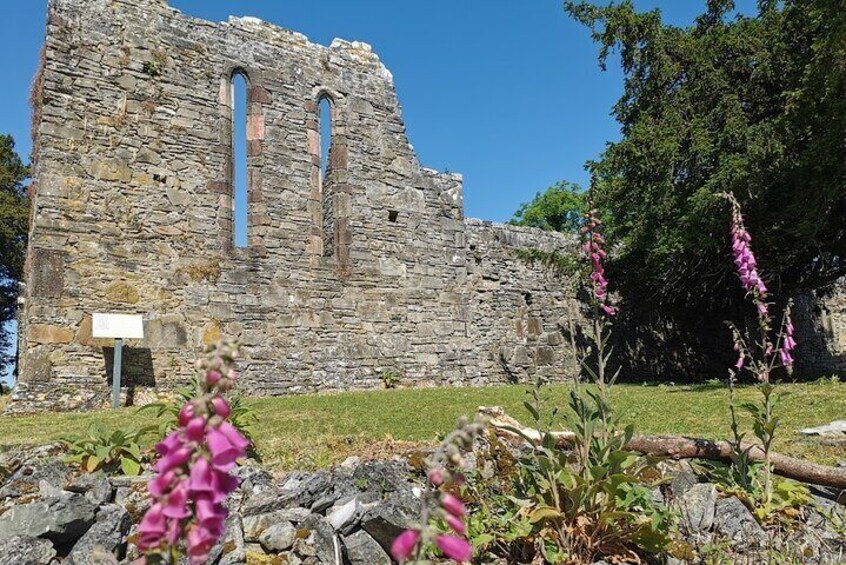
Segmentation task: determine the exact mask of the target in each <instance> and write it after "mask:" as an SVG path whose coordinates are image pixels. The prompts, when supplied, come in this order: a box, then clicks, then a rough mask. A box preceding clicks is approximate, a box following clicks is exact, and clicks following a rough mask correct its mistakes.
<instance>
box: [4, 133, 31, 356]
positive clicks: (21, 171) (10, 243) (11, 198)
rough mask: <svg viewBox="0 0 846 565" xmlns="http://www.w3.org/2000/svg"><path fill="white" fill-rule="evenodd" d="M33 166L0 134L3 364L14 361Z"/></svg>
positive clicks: (10, 138) (8, 137) (9, 137)
mask: <svg viewBox="0 0 846 565" xmlns="http://www.w3.org/2000/svg"><path fill="white" fill-rule="evenodd" d="M28 176H29V169H28V167H27V166H26V165H24V164H23V162H22V161H21V158H20V157H19V156H18V154H17V153H16V152H15V142H14V140H13V139H12V136H10V135H0V364H5V363H8V362H9V361H10V359H9V358H8V357H9V356H8V355H6V354H5V352H6V351H7V350H8V347H9V345H10V339H11V336H10V334H9V329H8V327H7V323H6V322H8V321H10V320H12V319H14V317H15V310H16V308H17V298H18V283H19V282H20V280H21V277H22V276H23V263H24V252H25V250H26V239H27V227H28V223H29V198H27V194H26V187H25V186H24V182H25V181H26V179H27V178H28Z"/></svg>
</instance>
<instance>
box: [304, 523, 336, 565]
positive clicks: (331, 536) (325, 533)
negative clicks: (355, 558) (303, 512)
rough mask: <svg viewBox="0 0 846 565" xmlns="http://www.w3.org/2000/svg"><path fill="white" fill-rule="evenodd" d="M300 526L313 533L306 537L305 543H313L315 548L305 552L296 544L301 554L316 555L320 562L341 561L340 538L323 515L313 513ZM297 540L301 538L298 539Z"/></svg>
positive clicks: (312, 545) (306, 544)
mask: <svg viewBox="0 0 846 565" xmlns="http://www.w3.org/2000/svg"><path fill="white" fill-rule="evenodd" d="M300 528H301V529H303V530H309V531H311V534H309V536H308V538H306V539H305V543H304V544H303V545H305V546H308V545H311V547H312V548H313V549H308V550H306V551H305V552H303V551H302V550H301V549H300V548H299V547H297V546H296V545H295V549H296V551H297V553H300V554H301V555H314V556H315V557H317V559H318V560H319V561H320V563H340V562H341V544H340V540H339V539H338V537H337V536H336V535H335V530H334V529H333V528H332V526H330V525H329V523H328V522H327V521H326V520H324V519H323V517H322V516H319V515H317V514H312V515H311V516H309V517H308V519H307V520H305V521H304V522H303V523H302V524H301V525H300ZM297 541H301V540H299V539H298V540H297Z"/></svg>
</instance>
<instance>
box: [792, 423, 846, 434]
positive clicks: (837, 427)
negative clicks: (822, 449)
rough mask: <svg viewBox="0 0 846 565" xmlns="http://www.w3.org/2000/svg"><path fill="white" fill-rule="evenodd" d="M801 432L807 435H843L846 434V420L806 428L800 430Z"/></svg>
mask: <svg viewBox="0 0 846 565" xmlns="http://www.w3.org/2000/svg"><path fill="white" fill-rule="evenodd" d="M799 433H800V434H803V435H806V436H826V437H842V436H844V435H846V420H835V421H834V422H831V423H830V424H826V425H824V426H817V427H814V428H805V429H802V430H799Z"/></svg>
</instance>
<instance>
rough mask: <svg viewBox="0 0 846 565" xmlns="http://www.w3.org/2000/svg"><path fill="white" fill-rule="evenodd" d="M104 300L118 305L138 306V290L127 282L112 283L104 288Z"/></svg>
mask: <svg viewBox="0 0 846 565" xmlns="http://www.w3.org/2000/svg"><path fill="white" fill-rule="evenodd" d="M106 299H107V300H109V301H110V302H118V303H120V304H138V301H139V300H140V297H139V295H138V289H137V288H135V286H133V285H132V284H130V283H128V282H121V281H118V282H113V283H112V284H110V285H109V286H108V288H106Z"/></svg>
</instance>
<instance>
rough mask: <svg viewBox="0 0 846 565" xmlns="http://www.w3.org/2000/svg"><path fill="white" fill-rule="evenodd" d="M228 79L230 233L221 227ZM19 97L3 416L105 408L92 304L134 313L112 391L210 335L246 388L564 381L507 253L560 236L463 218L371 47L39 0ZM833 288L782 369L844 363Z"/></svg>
mask: <svg viewBox="0 0 846 565" xmlns="http://www.w3.org/2000/svg"><path fill="white" fill-rule="evenodd" d="M236 75H240V76H241V77H243V78H244V79H245V81H246V82H247V85H248V87H247V92H248V94H247V100H246V105H247V120H246V121H247V123H246V124H244V125H245V130H246V139H245V140H244V142H245V145H246V148H247V155H246V163H244V164H243V165H244V166H245V168H246V173H247V178H248V200H249V209H248V222H247V235H248V245H247V246H246V247H237V246H235V245H234V243H233V231H234V226H233V222H234V220H233V202H234V190H233V176H234V174H233V171H234V168H235V161H234V160H235V157H234V156H233V152H234V151H233V147H234V145H235V143H234V142H235V141H236V140H234V139H233V131H235V130H234V128H233V125H234V124H233V114H234V110H233V108H234V106H235V104H234V103H233V92H234V88H233V80H234V78H235V77H236ZM324 100H325V101H327V102H328V103H329V104H330V108H331V110H330V111H328V112H326V113H327V114H328V115H321V111H320V106H321V102H322V101H324ZM33 106H34V108H33V110H34V116H33V130H34V131H33V135H34V148H35V150H34V169H33V184H32V186H31V196H32V202H33V211H32V217H31V222H30V240H29V241H30V243H29V249H28V258H27V272H26V275H25V279H26V284H25V288H24V291H23V293H22V307H21V308H20V309H19V329H20V331H19V336H20V337H19V339H20V343H19V352H20V356H19V366H18V367H19V378H18V385H17V387H16V390H15V393H14V396H13V402H12V403H11V405H10V408H9V410H10V411H13V412H14V411H17V412H24V411H33V410H43V409H61V410H84V409H91V408H97V407H101V406H104V405H106V404H107V403H108V400H109V389H110V376H111V372H112V355H113V351H112V344H111V343H110V342H108V341H99V340H96V339H94V338H93V337H92V331H91V329H92V328H91V314H92V313H94V312H114V313H129V314H141V315H143V317H144V320H145V335H146V337H145V339H144V340H141V341H136V342H129V343H128V344H127V345H128V348H126V349H125V355H124V384H125V386H124V395H125V397H124V401H125V402H126V403H135V404H140V403H144V402H148V401H150V400H152V399H154V398H156V397H158V396H161V395H166V394H167V393H169V391H173V389H174V388H175V387H177V386H182V385H184V384H186V383H188V382H189V380H190V378H191V375H192V371H191V368H190V361H191V360H192V359H193V357H194V356H195V354H196V352H197V351H198V349H199V348H201V347H202V346H203V345H205V344H210V343H213V342H214V341H216V340H217V339H219V338H220V337H232V338H237V339H238V340H240V342H241V343H242V344H243V345H244V350H245V354H246V358H245V360H244V361H243V362H242V368H243V372H244V374H243V380H242V381H241V383H242V384H241V387H242V388H243V389H244V390H245V391H246V392H248V393H250V394H262V395H278V394H288V393H298V392H311V391H317V390H343V389H355V388H372V387H378V386H380V385H381V384H382V381H383V379H385V378H387V376H388V375H390V376H391V378H394V377H399V379H400V381H401V383H402V384H403V385H406V386H436V385H481V384H489V383H499V382H526V381H528V380H531V379H534V378H535V377H536V376H537V375H542V376H545V377H548V378H550V379H552V380H555V379H559V380H560V379H565V378H567V377H569V376H570V375H572V373H573V370H574V355H573V348H572V347H571V343H572V341H571V339H576V337H577V336H578V321H579V313H578V312H579V309H578V306H577V303H576V301H575V298H574V296H573V291H572V285H571V284H570V282H571V281H567V280H563V279H562V278H560V277H559V276H558V275H556V273H555V272H554V270H551V269H548V268H546V267H544V266H543V265H541V264H532V262H531V261H527V260H526V256H527V255H526V252H527V251H529V250H532V252H533V253H535V254H536V253H537V252H541V253H544V252H546V253H550V252H556V253H563V254H565V255H566V254H568V253H573V252H574V251H575V250H576V245H577V243H576V241H575V238H574V237H570V236H565V235H561V234H552V233H545V232H541V231H538V230H533V229H526V228H518V227H514V226H506V225H498V224H491V223H489V222H481V221H478V220H469V219H465V218H464V212H463V202H462V178H461V176H460V175H456V174H443V173H439V172H436V171H433V170H430V169H426V168H424V167H422V166H421V165H420V163H419V162H418V160H417V158H416V156H415V154H414V151H413V149H412V147H411V145H410V144H409V141H408V138H407V137H406V132H405V127H404V125H403V121H402V117H401V111H400V105H399V102H398V100H397V97H396V93H395V90H394V86H393V79H392V76H391V73H390V72H389V71H388V70H387V69H386V68H385V66H384V65H383V64H382V63H381V62H380V61H379V58H378V57H377V56H376V55H375V54H374V53H373V52H372V51H371V49H370V46H368V45H366V44H363V43H358V42H352V43H350V42H347V41H342V40H335V41H334V42H333V43H332V45H330V46H329V47H328V48H327V47H323V46H321V45H316V44H314V43H310V42H309V41H308V39H307V38H306V37H304V36H303V35H301V34H299V33H295V32H291V31H288V30H285V29H282V28H279V27H277V26H274V25H271V24H269V23H265V22H262V21H260V20H257V19H254V18H231V19H230V20H229V21H228V22H225V23H212V22H207V21H202V20H198V19H195V18H191V17H189V16H186V15H184V14H181V13H180V12H178V11H177V10H175V9H173V8H171V7H169V6H168V5H167V3H166V2H165V0H51V2H50V4H49V9H48V22H47V34H46V41H45V46H44V51H43V59H42V66H41V69H40V71H39V74H38V76H37V77H36V80H35V83H34V88H33ZM330 119H331V131H332V135H331V143H330V148H329V150H328V154H327V155H326V156H323V155H321V153H322V151H321V147H322V145H323V144H322V143H321V139H320V136H321V131H323V130H324V128H322V127H321V120H330ZM323 141H325V140H323ZM324 160H325V161H326V162H325V163H324ZM538 263H541V262H538ZM844 289H846V281H844V283H843V284H841V285H839V286H838V287H836V288H835V290H834V291H833V292H831V293H829V294H828V295H826V296H823V295H820V296H819V297H817V296H814V295H807V296H803V297H799V298H798V299H797V308H796V313H797V328H798V332H799V334H798V337H799V339H798V341H799V343H800V345H799V349H798V351H797V353H798V363H799V369H800V371H802V372H805V373H813V374H824V373H827V372H828V373H830V372H837V371H839V372H844V371H846V290H844ZM571 330H575V331H571ZM573 334H575V335H573ZM722 372H723V368H722V367H721V368H720V369H719V374H721V373H722Z"/></svg>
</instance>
